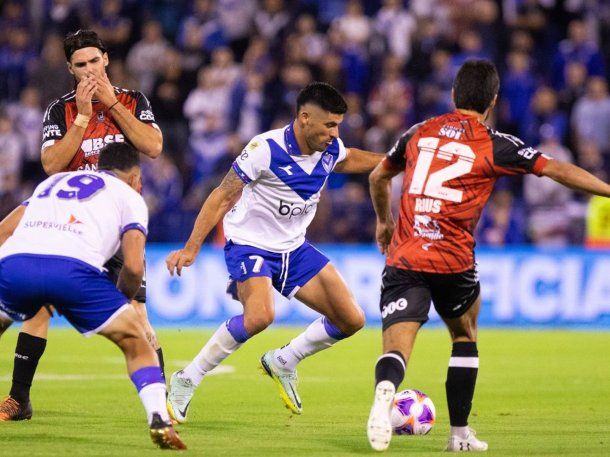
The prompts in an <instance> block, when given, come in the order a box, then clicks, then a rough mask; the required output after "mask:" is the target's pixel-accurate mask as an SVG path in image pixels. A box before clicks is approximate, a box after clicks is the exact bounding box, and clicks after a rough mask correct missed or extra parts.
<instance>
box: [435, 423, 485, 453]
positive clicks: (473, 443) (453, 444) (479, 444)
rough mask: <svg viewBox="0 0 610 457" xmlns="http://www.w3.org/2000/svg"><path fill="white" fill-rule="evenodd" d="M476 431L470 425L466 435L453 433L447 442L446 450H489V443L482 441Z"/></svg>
mask: <svg viewBox="0 0 610 457" xmlns="http://www.w3.org/2000/svg"><path fill="white" fill-rule="evenodd" d="M475 435H476V432H475V431H474V430H473V429H471V428H470V427H468V434H467V435H466V437H464V438H462V437H461V436H457V435H451V436H450V437H449V442H448V443H447V448H446V449H445V450H446V451H449V452H481V451H486V450H487V443H486V442H485V441H480V440H478V439H477V437H476V436H475Z"/></svg>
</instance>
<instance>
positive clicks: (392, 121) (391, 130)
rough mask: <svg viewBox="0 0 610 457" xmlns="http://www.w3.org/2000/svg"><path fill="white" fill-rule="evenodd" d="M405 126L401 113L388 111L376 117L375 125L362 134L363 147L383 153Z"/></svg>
mask: <svg viewBox="0 0 610 457" xmlns="http://www.w3.org/2000/svg"><path fill="white" fill-rule="evenodd" d="M404 128H405V125H404V122H403V116H402V113H400V112H396V111H389V112H387V113H386V114H385V115H384V116H381V117H379V118H377V121H376V123H375V125H373V126H372V127H371V128H370V129H368V130H367V131H366V134H365V135H364V147H365V149H367V150H369V151H375V152H379V153H385V152H387V151H389V150H390V148H391V147H392V146H393V145H394V143H395V142H396V140H397V139H398V138H399V137H400V135H401V134H402V133H403V131H404Z"/></svg>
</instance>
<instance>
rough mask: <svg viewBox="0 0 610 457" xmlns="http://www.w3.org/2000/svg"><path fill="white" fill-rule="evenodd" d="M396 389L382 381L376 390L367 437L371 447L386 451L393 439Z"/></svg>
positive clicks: (387, 382) (388, 382) (389, 383)
mask: <svg viewBox="0 0 610 457" xmlns="http://www.w3.org/2000/svg"><path fill="white" fill-rule="evenodd" d="M395 393H396V388H395V387H394V384H392V383H391V382H390V381H381V382H380V383H379V384H377V387H376V388H375V400H374V401H373V406H372V407H371V414H370V415H369V421H368V424H367V430H366V432H367V435H368V437H369V443H370V445H371V447H372V448H373V449H374V450H376V451H385V450H386V449H387V448H388V446H389V445H390V440H391V439H392V422H391V418H390V417H391V413H392V406H393V405H394V394H395Z"/></svg>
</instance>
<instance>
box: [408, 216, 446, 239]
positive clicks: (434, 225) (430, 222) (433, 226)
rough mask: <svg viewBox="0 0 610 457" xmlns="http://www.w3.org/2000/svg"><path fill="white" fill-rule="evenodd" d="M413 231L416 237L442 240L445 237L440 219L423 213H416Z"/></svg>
mask: <svg viewBox="0 0 610 457" xmlns="http://www.w3.org/2000/svg"><path fill="white" fill-rule="evenodd" d="M413 232H414V234H415V236H416V237H419V238H427V239H429V240H442V239H443V238H444V235H443V233H442V232H441V227H440V225H439V224H438V221H436V220H434V219H432V218H431V217H430V216H426V215H423V214H416V215H415V223H414V224H413Z"/></svg>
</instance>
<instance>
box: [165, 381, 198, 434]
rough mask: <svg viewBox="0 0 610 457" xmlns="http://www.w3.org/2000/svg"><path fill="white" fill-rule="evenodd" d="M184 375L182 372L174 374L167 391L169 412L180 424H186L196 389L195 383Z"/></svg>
mask: <svg viewBox="0 0 610 457" xmlns="http://www.w3.org/2000/svg"><path fill="white" fill-rule="evenodd" d="M182 374H183V371H182V370H180V371H176V372H175V373H174V374H172V377H171V379H170V381H169V389H168V391H167V412H168V413H169V415H170V417H171V418H172V419H174V420H175V421H176V422H178V423H180V424H183V423H184V422H186V414H187V412H188V408H189V405H190V404H191V399H192V398H193V395H194V394H195V389H196V387H195V385H194V384H193V381H191V379H190V378H185V377H183V376H181V375H182Z"/></svg>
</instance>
